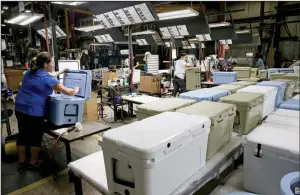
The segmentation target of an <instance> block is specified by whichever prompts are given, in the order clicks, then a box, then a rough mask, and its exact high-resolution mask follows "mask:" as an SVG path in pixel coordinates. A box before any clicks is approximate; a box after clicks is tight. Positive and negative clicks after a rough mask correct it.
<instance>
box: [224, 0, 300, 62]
mask: <svg viewBox="0 0 300 195" xmlns="http://www.w3.org/2000/svg"><path fill="white" fill-rule="evenodd" d="M292 3H293V2H288V3H287V4H292ZM277 4H278V2H269V1H266V2H265V10H264V11H265V12H269V13H265V15H267V14H276V10H275V6H277ZM260 5H261V2H227V10H238V9H245V10H246V11H243V12H237V13H232V17H233V19H244V18H249V17H259V16H260ZM271 12H273V13H271ZM299 19H300V16H298V17H297V16H294V17H287V18H286V20H287V21H293V20H299ZM265 22H275V20H273V21H271V20H265ZM251 25H252V27H256V26H259V23H252V24H251ZM287 25H288V27H289V30H290V32H291V35H292V36H300V23H299V22H298V23H289V24H287ZM239 26H247V27H249V26H250V25H249V24H236V28H239ZM258 32H259V30H258V29H255V30H253V33H254V34H256V33H258ZM280 32H281V37H288V33H287V32H286V30H285V28H284V27H283V26H282V27H281V31H280ZM264 36H265V35H264ZM299 48H300V43H299V41H298V42H296V41H281V42H280V44H279V49H280V52H281V59H288V60H293V59H296V58H297V55H298V53H299V52H300V49H299ZM237 53H240V52H237Z"/></svg>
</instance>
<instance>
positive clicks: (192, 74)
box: [185, 67, 201, 91]
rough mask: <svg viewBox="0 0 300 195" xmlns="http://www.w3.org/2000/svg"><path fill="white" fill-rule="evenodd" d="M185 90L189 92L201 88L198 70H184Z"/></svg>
mask: <svg viewBox="0 0 300 195" xmlns="http://www.w3.org/2000/svg"><path fill="white" fill-rule="evenodd" d="M185 76H186V81H185V82H186V90H187V91H191V90H195V89H199V88H201V71H200V68H197V67H196V68H189V69H186V70H185Z"/></svg>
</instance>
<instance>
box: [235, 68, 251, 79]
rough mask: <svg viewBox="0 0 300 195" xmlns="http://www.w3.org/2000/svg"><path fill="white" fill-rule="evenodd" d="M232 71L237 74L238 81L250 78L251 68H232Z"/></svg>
mask: <svg viewBox="0 0 300 195" xmlns="http://www.w3.org/2000/svg"><path fill="white" fill-rule="evenodd" d="M232 71H233V72H236V73H237V78H238V79H241V78H250V74H251V67H234V68H233V69H232Z"/></svg>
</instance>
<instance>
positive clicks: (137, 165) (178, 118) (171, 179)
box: [99, 112, 211, 195]
mask: <svg viewBox="0 0 300 195" xmlns="http://www.w3.org/2000/svg"><path fill="white" fill-rule="evenodd" d="M210 125H211V121H210V119H209V118H207V117H205V116H195V115H188V114H184V113H177V112H165V113H162V114H159V115H156V116H153V117H149V118H147V119H144V120H142V121H137V122H134V123H131V124H128V125H125V126H122V127H119V128H116V129H112V130H110V131H106V132H105V133H104V134H103V140H102V141H101V140H99V144H100V145H101V146H102V149H103V154H104V161H105V169H106V175H107V183H108V190H109V192H110V193H111V194H114V193H119V194H121V195H127V194H130V195H168V194H170V193H172V191H174V190H175V189H176V188H178V187H179V186H180V185H181V184H182V183H184V182H185V181H186V180H187V179H188V178H189V177H191V176H192V175H193V174H194V173H195V172H197V171H198V170H199V169H201V168H202V167H203V166H204V165H205V158H206V149H207V140H208V134H209V131H210Z"/></svg>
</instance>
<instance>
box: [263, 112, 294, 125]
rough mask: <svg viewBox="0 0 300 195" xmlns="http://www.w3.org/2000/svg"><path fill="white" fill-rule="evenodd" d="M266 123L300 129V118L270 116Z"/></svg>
mask: <svg viewBox="0 0 300 195" xmlns="http://www.w3.org/2000/svg"><path fill="white" fill-rule="evenodd" d="M265 122H266V123H274V124H281V125H286V126H293V127H299V118H293V117H289V116H277V115H269V116H268V118H266V120H265Z"/></svg>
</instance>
